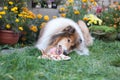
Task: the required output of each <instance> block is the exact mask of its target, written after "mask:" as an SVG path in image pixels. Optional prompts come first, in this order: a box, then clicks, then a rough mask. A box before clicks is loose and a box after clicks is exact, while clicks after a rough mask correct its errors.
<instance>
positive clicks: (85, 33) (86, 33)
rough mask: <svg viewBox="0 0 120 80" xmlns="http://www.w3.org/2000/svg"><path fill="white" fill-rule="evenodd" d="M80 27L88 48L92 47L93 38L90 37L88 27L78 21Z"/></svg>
mask: <svg viewBox="0 0 120 80" xmlns="http://www.w3.org/2000/svg"><path fill="white" fill-rule="evenodd" d="M78 25H79V26H80V28H81V31H82V33H83V37H84V39H85V44H86V46H91V45H92V44H93V37H92V36H91V35H90V32H89V29H88V27H87V25H86V24H85V22H83V21H82V20H79V21H78Z"/></svg>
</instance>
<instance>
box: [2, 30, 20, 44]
mask: <svg viewBox="0 0 120 80" xmlns="http://www.w3.org/2000/svg"><path fill="white" fill-rule="evenodd" d="M18 40H19V33H15V32H13V31H10V30H0V44H8V45H13V44H16V43H17V42H18Z"/></svg>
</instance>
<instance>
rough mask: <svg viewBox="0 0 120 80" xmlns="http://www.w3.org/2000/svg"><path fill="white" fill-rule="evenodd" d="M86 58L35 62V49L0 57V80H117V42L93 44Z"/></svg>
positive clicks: (119, 70)
mask: <svg viewBox="0 0 120 80" xmlns="http://www.w3.org/2000/svg"><path fill="white" fill-rule="evenodd" d="M89 49H90V55H89V56H79V55H78V54H76V53H75V52H72V53H71V54H70V55H69V56H70V57H71V60H69V61H51V60H44V59H37V57H38V56H39V55H40V54H41V53H40V52H39V51H38V50H37V49H36V48H34V47H28V48H26V49H25V50H24V51H16V52H14V53H12V54H9V53H8V54H5V55H3V54H0V80H120V42H119V41H114V42H103V41H99V40H96V41H95V43H94V45H93V46H92V47H90V48H89Z"/></svg>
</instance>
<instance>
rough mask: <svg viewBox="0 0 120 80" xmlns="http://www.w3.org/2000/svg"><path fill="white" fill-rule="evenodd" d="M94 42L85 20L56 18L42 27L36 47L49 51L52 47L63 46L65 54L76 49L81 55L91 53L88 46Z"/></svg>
mask: <svg viewBox="0 0 120 80" xmlns="http://www.w3.org/2000/svg"><path fill="white" fill-rule="evenodd" d="M92 43H93V39H92V37H91V35H90V33H89V30H88V28H87V26H86V24H85V23H84V22H83V21H81V20H80V21H78V23H76V22H74V21H73V20H71V19H68V18H56V19H53V20H51V21H49V22H48V23H47V24H46V25H45V27H44V28H43V29H41V31H40V35H39V39H38V41H37V43H36V47H37V48H38V49H39V50H45V51H48V50H49V49H50V48H51V47H59V46H61V47H62V49H63V52H64V54H68V53H70V52H71V51H76V52H77V53H78V54H80V55H89V50H88V46H90V45H92Z"/></svg>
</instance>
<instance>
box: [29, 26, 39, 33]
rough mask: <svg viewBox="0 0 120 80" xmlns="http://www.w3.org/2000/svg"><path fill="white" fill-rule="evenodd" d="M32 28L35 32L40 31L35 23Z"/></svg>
mask: <svg viewBox="0 0 120 80" xmlns="http://www.w3.org/2000/svg"><path fill="white" fill-rule="evenodd" d="M30 30H31V31H33V32H37V31H38V29H37V26H34V25H32V26H31V27H30Z"/></svg>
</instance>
